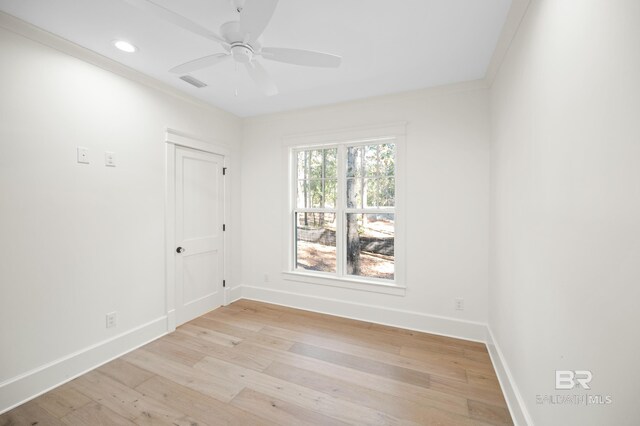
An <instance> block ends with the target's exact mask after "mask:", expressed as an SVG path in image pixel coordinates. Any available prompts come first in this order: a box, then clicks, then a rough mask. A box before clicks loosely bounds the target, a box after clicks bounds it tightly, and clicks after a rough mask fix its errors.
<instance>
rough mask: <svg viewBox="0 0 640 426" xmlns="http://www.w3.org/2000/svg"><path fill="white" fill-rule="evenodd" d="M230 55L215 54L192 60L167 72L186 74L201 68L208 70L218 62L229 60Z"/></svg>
mask: <svg viewBox="0 0 640 426" xmlns="http://www.w3.org/2000/svg"><path fill="white" fill-rule="evenodd" d="M230 57H231V55H229V54H227V53H216V54H215V55H209V56H205V57H204V58H200V59H194V60H193V61H189V62H186V63H184V64H182V65H178V66H177V67H173V68H171V69H170V70H169V72H172V73H174V74H188V73H190V72H193V71H198V70H201V69H203V68H208V67H211V66H213V65H216V64H219V63H220V62H222V61H224V60H226V59H229V58H230Z"/></svg>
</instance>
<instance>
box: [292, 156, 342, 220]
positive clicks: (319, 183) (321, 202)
mask: <svg viewBox="0 0 640 426" xmlns="http://www.w3.org/2000/svg"><path fill="white" fill-rule="evenodd" d="M337 157H338V149H337V148H330V149H312V150H307V151H300V152H298V157H297V173H298V184H297V191H296V206H297V207H298V208H325V207H328V208H333V207H335V206H336V187H337V179H338V178H337V169H338V168H337Z"/></svg>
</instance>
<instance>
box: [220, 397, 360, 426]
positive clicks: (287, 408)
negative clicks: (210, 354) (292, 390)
mask: <svg viewBox="0 0 640 426" xmlns="http://www.w3.org/2000/svg"><path fill="white" fill-rule="evenodd" d="M231 405H234V406H236V407H239V408H242V409H245V410H247V411H254V412H259V413H260V415H261V416H262V417H264V418H266V419H269V420H270V421H272V422H274V423H275V424H278V425H283V426H284V425H291V426H298V425H300V426H304V425H309V426H312V425H323V426H324V425H327V426H331V425H335V426H344V425H347V424H348V423H344V422H341V421H340V420H337V419H334V418H331V417H329V416H325V415H323V414H320V413H316V412H315V411H312V410H309V409H306V408H303V407H301V406H299V405H297V404H292V403H290V402H287V401H283V400H281V399H278V398H274V397H273V396H270V395H265V394H263V393H260V392H257V391H254V390H253V389H249V388H245V389H244V390H243V391H242V392H240V393H239V394H238V396H236V397H235V398H233V400H232V401H231Z"/></svg>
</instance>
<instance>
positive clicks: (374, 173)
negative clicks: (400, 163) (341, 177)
mask: <svg viewBox="0 0 640 426" xmlns="http://www.w3.org/2000/svg"><path fill="white" fill-rule="evenodd" d="M395 148H396V146H395V144H392V143H385V144H377V145H365V146H352V147H348V148H347V177H365V176H366V177H381V176H394V175H395Z"/></svg>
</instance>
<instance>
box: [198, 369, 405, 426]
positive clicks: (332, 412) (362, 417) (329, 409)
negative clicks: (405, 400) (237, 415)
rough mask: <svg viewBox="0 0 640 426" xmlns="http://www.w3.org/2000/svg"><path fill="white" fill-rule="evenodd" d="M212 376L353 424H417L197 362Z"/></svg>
mask: <svg viewBox="0 0 640 426" xmlns="http://www.w3.org/2000/svg"><path fill="white" fill-rule="evenodd" d="M195 368H196V369H200V370H202V371H205V372H207V373H209V374H212V375H220V377H221V378H224V379H227V380H235V381H239V382H242V383H244V384H245V385H246V387H248V388H250V389H253V390H255V391H257V392H261V393H264V394H266V395H270V396H272V397H274V398H278V399H282V400H284V401H287V402H289V403H292V404H297V405H299V406H301V407H303V408H306V409H308V410H311V411H315V412H318V413H321V414H324V415H326V416H330V417H333V418H336V419H338V420H341V421H344V422H347V423H352V424H366V425H409V424H412V425H415V424H416V423H413V422H408V421H403V420H400V419H397V418H394V417H393V416H390V415H388V414H385V413H382V412H380V411H378V410H375V409H371V408H368V407H363V406H360V405H358V404H354V403H351V402H348V401H343V400H340V399H338V398H335V397H333V396H331V395H328V394H325V393H322V392H318V391H315V390H313V389H309V388H307V387H304V386H300V385H297V384H295V383H291V382H288V381H285V380H280V379H277V378H275V377H272V376H269V375H266V374H264V373H260V372H257V371H254V370H249V369H246V368H242V367H238V366H236V365H233V364H230V363H227V362H224V361H222V360H218V359H214V358H209V357H206V358H205V359H203V360H202V361H200V362H199V363H198V364H196V365H195Z"/></svg>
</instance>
